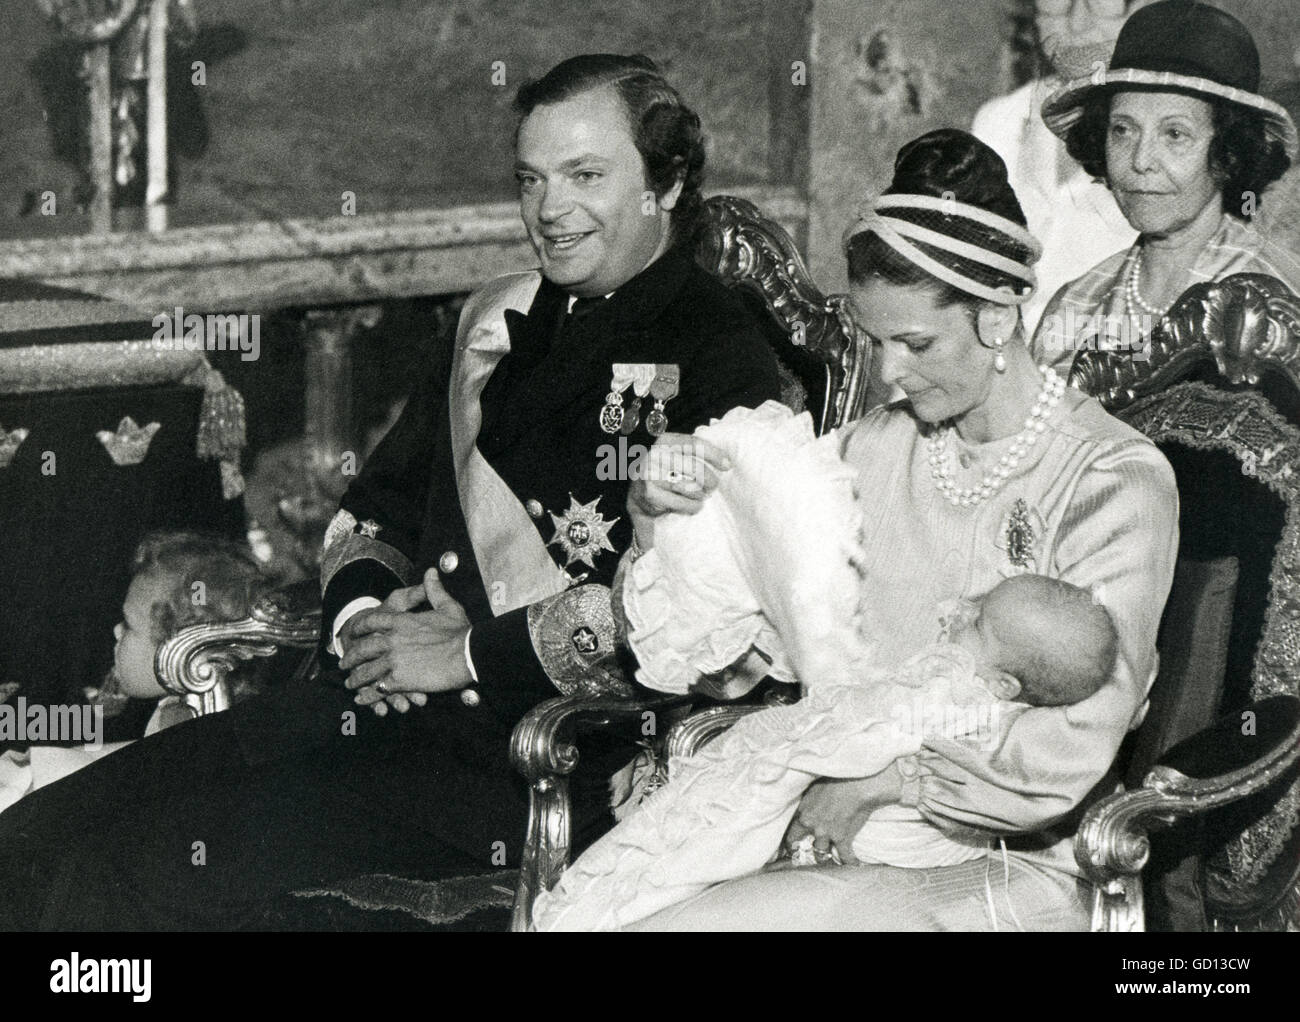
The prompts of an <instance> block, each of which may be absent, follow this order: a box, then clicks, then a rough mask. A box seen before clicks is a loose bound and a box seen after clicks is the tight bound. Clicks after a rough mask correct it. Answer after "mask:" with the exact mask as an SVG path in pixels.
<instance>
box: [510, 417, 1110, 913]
mask: <svg viewBox="0 0 1300 1022" xmlns="http://www.w3.org/2000/svg"><path fill="white" fill-rule="evenodd" d="M736 420H741V421H743V424H744V429H743V432H741V431H733V430H731V429H729V428H728V426H729V425H730V424H731V423H732V422H735V421H736ZM798 421H799V420H794V419H791V417H790V413H789V412H786V411H784V409H780V408H779V407H778V406H774V405H769V406H764V407H763V408H762V409H759V410H758V411H756V412H750V411H749V410H747V409H738V410H737V411H736V412H734V413H731V414H729V415H728V416H727V418H726V419H724V420H722V421H720V422H715V423H714V424H712V425H711V426H709V427H705V428H704V429H702V430H701V431H700V434H701V435H702V436H705V437H706V439H709V440H710V441H712V442H714V443H716V444H718V446H720V447H721V448H722V449H723V450H725V451H726V452H727V454H728V456H729V457H730V458H731V460H732V463H733V467H732V469H731V470H730V471H728V472H726V473H724V474H723V476H722V480H723V481H722V483H720V485H719V491H718V494H717V495H715V497H711V498H710V499H709V500H708V501H706V502H705V505H704V508H703V509H702V510H701V511H700V513H699V514H697V515H695V516H676V515H674V516H666V518H664V519H660V520H659V521H658V522H657V523H656V529H655V546H654V548H653V549H652V550H651V551H649V552H648V553H647V554H646V555H645V556H644V557H642V558H641V560H640V561H638V562H637V563H636V564H634V565H633V566H632V568H633V571H632V573H631V575H632V577H631V578H630V579H629V582H628V585H627V589H626V592H625V606H626V610H627V612H628V621H629V628H630V634H629V638H630V641H631V643H632V645H633V647H634V648H635V649H636V651H637V653H638V658H639V661H640V664H641V671H640V673H639V675H638V677H639V678H640V680H641V681H642V682H643V683H647V684H651V685H653V686H654V687H659V688H664V689H666V690H668V691H686V690H687V688H688V687H689V684H690V681H689V680H688V679H695V678H698V676H699V674H701V673H708V672H710V671H717V670H721V669H722V668H723V667H724V666H725V665H726V664H728V663H731V662H734V661H735V660H736V659H738V657H739V656H741V655H743V654H744V653H745V652H746V651H747V650H749V649H750V648H751V646H752V645H757V646H758V647H759V648H762V649H763V651H764V653H765V654H768V655H770V656H771V657H772V659H773V666H774V668H775V671H774V672H773V673H776V674H777V675H778V676H782V675H784V676H786V677H791V676H793V677H797V678H799V679H800V680H801V681H802V682H803V683H804V689H805V695H804V697H803V699H802V700H800V702H798V703H796V704H794V705H792V706H783V707H773V708H767V709H763V710H760V711H758V712H756V713H753V714H751V715H749V716H747V717H745V718H743V719H742V720H741V721H740V722H738V723H737V724H736V725H735V726H734V727H732V728H731V729H730V730H729V731H727V732H726V733H725V734H723V735H722V736H721V737H719V738H718V739H716V740H715V741H713V742H712V743H710V744H709V745H708V746H706V747H705V748H704V749H702V750H701V751H700V752H699V753H697V754H696V755H695V756H692V757H689V758H687V759H683V760H678V761H676V762H674V763H672V764H670V777H671V780H670V782H669V784H668V785H667V786H665V787H663V788H661V789H660V790H658V791H656V792H655V793H654V794H652V795H651V796H650V797H649V798H647V799H646V800H645V801H644V802H643V803H642V804H641V806H639V807H638V809H637V810H636V811H635V812H634V813H632V814H631V815H630V816H629V817H627V818H626V819H624V820H623V822H621V823H620V824H619V825H618V826H617V827H615V828H614V829H613V830H612V831H610V832H609V833H608V834H607V835H605V836H604V837H603V838H602V839H601V840H600V841H598V842H597V843H596V844H594V845H593V846H592V847H591V848H589V849H588V850H587V851H586V852H585V853H584V854H583V855H582V857H581V858H580V859H579V860H578V861H577V862H576V863H575V864H574V865H573V866H572V867H571V868H570V869H569V870H568V871H567V872H566V873H565V874H564V876H563V877H561V879H560V882H559V883H558V884H557V885H556V887H555V889H554V890H553V891H550V892H546V893H544V894H542V895H540V896H539V897H538V899H537V902H536V905H535V907H534V925H535V926H536V928H537V929H540V930H548V929H563V930H590V929H616V928H619V927H622V926H627V925H630V924H631V923H634V922H636V921H638V920H640V919H643V918H645V917H647V916H649V915H651V914H653V913H654V912H657V911H659V910H661V909H663V908H666V907H668V906H669V905H672V904H675V903H677V902H679V901H682V900H684V899H686V898H688V897H690V896H692V895H694V894H696V893H698V892H700V891H702V890H704V889H705V888H707V887H709V886H710V885H712V884H715V883H719V882H721V881H723V880H728V879H733V878H735V877H739V876H743V875H745V874H747V873H751V872H753V871H755V870H757V869H761V868H762V867H763V866H764V865H765V864H767V863H768V862H769V861H771V860H772V859H773V858H774V856H775V855H776V854H777V852H778V851H779V849H780V845H781V840H782V837H783V836H784V834H785V831H786V829H787V827H788V826H789V823H790V820H791V819H792V818H793V815H794V812H795V810H796V809H797V807H798V804H799V801H800V798H801V796H802V794H803V792H804V791H805V790H806V789H807V788H808V786H809V785H810V784H812V783H813V781H815V780H817V779H818V778H819V777H866V776H870V775H872V774H875V773H878V772H879V771H881V770H883V769H885V768H886V767H888V766H889V765H890V764H891V763H892V762H893V761H894V760H896V759H899V758H901V757H905V756H909V755H911V754H914V753H916V752H917V751H919V749H920V748H921V744H922V742H923V740H924V739H925V738H927V737H932V736H942V737H947V738H956V739H963V740H968V741H988V740H994V739H995V738H996V736H997V734H998V733H999V726H998V725H999V721H998V716H999V715H1000V714H1006V713H1016V712H1019V709H1018V708H1023V707H1024V706H1026V705H1063V704H1067V703H1073V702H1077V701H1079V700H1081V699H1084V698H1086V697H1087V696H1089V695H1091V694H1092V693H1093V692H1094V691H1096V690H1097V689H1098V688H1099V687H1100V686H1101V685H1102V684H1104V683H1105V681H1106V680H1107V679H1108V678H1109V676H1110V672H1111V669H1112V666H1113V663H1114V658H1115V644H1116V638H1115V630H1114V626H1113V623H1112V622H1111V620H1110V617H1109V615H1108V614H1107V613H1106V611H1105V609H1104V608H1103V607H1101V606H1100V605H1098V604H1097V603H1095V602H1094V601H1093V600H1092V599H1091V597H1090V596H1089V594H1087V593H1086V592H1084V591H1083V590H1081V589H1078V588H1077V587H1075V586H1071V585H1069V584H1067V583H1064V582H1060V581H1056V580H1052V579H1048V578H1044V577H1042V576H1037V575H1019V576H1014V577H1012V578H1009V579H1006V580H1004V581H1003V582H1002V583H1000V584H999V585H998V586H996V587H995V588H994V589H993V590H992V591H991V592H990V593H988V594H987V595H986V596H985V597H984V598H983V599H981V600H979V601H977V602H968V601H962V603H961V604H959V605H958V609H956V610H955V611H953V612H951V613H949V614H948V615H947V616H946V617H945V618H944V619H943V620H942V622H941V625H942V629H941V633H940V641H939V642H937V643H935V644H934V645H932V646H930V647H927V648H926V649H924V650H922V651H921V652H919V653H918V654H916V655H914V656H912V657H910V658H908V659H907V660H906V661H905V662H904V663H903V664H901V665H898V666H896V667H895V668H893V669H886V668H883V667H882V666H880V665H876V664H873V663H872V662H871V644H870V643H869V642H867V641H866V639H865V637H862V636H859V635H858V634H857V632H856V629H855V627H854V620H855V617H856V596H855V597H854V598H853V599H846V598H845V597H844V594H846V593H854V594H856V592H857V588H856V587H855V586H853V585H852V580H853V579H854V578H855V573H854V572H853V569H852V567H851V564H850V560H851V555H852V552H853V549H854V546H855V543H854V530H855V529H856V528H857V524H858V521H859V519H858V518H857V515H858V514H859V512H858V511H857V509H856V503H855V502H854V501H853V496H852V492H851V487H850V488H846V486H845V483H846V477H845V475H844V474H843V472H842V471H841V470H840V468H842V466H840V467H837V466H838V465H839V462H838V458H836V457H834V453H833V449H832V448H830V447H828V446H827V445H826V443H825V441H823V440H813V439H812V435H811V424H810V423H808V424H807V429H806V430H805V429H803V428H802V425H800V426H798V427H795V426H794V423H798ZM828 453H830V454H831V458H830V459H828V458H827V454H828ZM832 459H833V463H832ZM772 464H777V465H779V466H780V476H781V480H780V482H779V483H776V481H775V480H774V479H772V478H767V479H764V478H763V477H762V473H763V471H766V470H765V469H764V468H763V466H769V465H772ZM774 485H775V486H776V490H775V491H774V490H773V489H771V487H772V486H774ZM765 486H766V487H768V488H767V489H766V490H765V489H764V487H765ZM792 486H793V487H797V493H798V494H799V495H800V496H798V497H797V498H796V499H794V500H793V501H792V500H790V499H784V498H783V497H782V494H784V495H786V496H787V497H788V495H789V494H791V493H792V492H796V491H793V490H792V489H791V487H792ZM756 508H757V513H755V509H756ZM742 521H743V523H744V525H743V527H740V523H741V522H742ZM665 525H667V526H668V527H667V528H665ZM810 536H811V537H814V538H815V540H816V542H814V543H811V544H810V543H807V542H806V538H807V537H810ZM800 537H803V538H800ZM792 543H793V544H796V545H800V546H802V547H803V549H802V550H800V551H798V552H797V553H796V552H795V551H792V550H789V549H788V548H789V547H790V545H791V544H792ZM783 548H785V549H783ZM787 553H788V554H790V555H791V556H789V557H783V556H782V554H787ZM647 562H648V563H647ZM770 564H785V565H788V566H790V567H789V569H788V570H787V572H785V580H786V583H787V584H785V585H781V584H780V576H778V574H777V573H776V572H773V571H771V570H770V569H768V568H766V565H770ZM735 565H739V569H738V570H737V569H736V568H735ZM692 569H693V570H692ZM701 576H704V579H703V580H702V581H700V579H701ZM688 580H689V581H688ZM814 586H815V588H817V589H818V590H819V593H818V595H817V597H816V598H814V599H811V600H810V599H809V597H810V596H812V590H813V587H814ZM800 590H803V591H802V592H800ZM792 593H793V594H794V595H793V597H792V595H791V594H792ZM836 594H838V595H836ZM755 608H757V609H755ZM647 640H648V641H647ZM1015 699H1018V700H1019V702H1015V703H1013V702H1011V700H1015ZM936 839H937V840H936ZM853 852H854V855H855V856H856V857H857V858H858V859H859V860H861V861H864V862H879V863H884V864H887V865H897V866H932V865H948V864H951V863H953V862H958V861H963V860H964V859H968V858H972V857H974V856H976V855H980V854H983V846H981V845H975V844H967V845H963V844H962V843H961V842H957V841H953V840H951V839H949V838H947V837H945V836H943V835H941V834H939V833H938V832H937V831H936V830H935V829H934V828H933V827H930V826H929V825H927V824H925V823H924V822H923V821H922V818H921V817H920V815H919V813H917V811H916V810H914V809H906V808H902V807H888V808H887V809H885V810H881V811H878V812H877V813H875V814H873V816H872V818H871V819H869V820H868V821H867V823H866V825H865V826H864V827H863V828H862V830H861V831H860V832H859V834H858V835H857V837H856V838H855V840H854V842H853Z"/></svg>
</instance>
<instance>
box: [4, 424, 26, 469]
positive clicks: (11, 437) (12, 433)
mask: <svg viewBox="0 0 1300 1022" xmlns="http://www.w3.org/2000/svg"><path fill="white" fill-rule="evenodd" d="M30 432H31V430H27V429H15V430H9V431H6V430H5V428H4V427H3V426H0V468H8V467H9V463H10V462H11V461H13V460H14V455H15V454H17V453H18V448H20V447H21V446H22V445H23V441H24V440H26V439H27V434H28V433H30Z"/></svg>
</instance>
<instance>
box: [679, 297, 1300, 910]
mask: <svg viewBox="0 0 1300 1022" xmlns="http://www.w3.org/2000/svg"><path fill="white" fill-rule="evenodd" d="M1149 355H1150V358H1149V360H1147V361H1142V360H1136V359H1133V358H1132V357H1130V356H1129V355H1128V354H1122V355H1121V354H1116V353H1114V352H1107V351H1089V352H1085V353H1082V354H1081V355H1080V356H1079V357H1078V358H1077V359H1076V362H1075V367H1074V370H1073V372H1072V374H1071V382H1072V383H1074V384H1075V385H1077V386H1079V387H1080V388H1081V389H1083V390H1085V391H1087V392H1089V393H1092V394H1094V395H1095V396H1097V397H1098V398H1099V399H1100V400H1101V401H1102V403H1103V404H1105V405H1106V406H1107V407H1108V408H1109V409H1110V410H1111V411H1112V412H1114V413H1115V414H1116V415H1118V416H1119V417H1120V418H1122V419H1124V420H1125V421H1127V422H1129V423H1130V424H1131V425H1133V426H1134V427H1136V428H1137V429H1139V430H1141V431H1142V432H1143V433H1145V434H1146V435H1147V436H1149V437H1150V438H1151V439H1152V440H1153V441H1155V442H1156V443H1157V444H1158V445H1160V446H1161V448H1162V449H1163V450H1164V451H1165V453H1166V454H1167V455H1168V456H1169V458H1170V461H1171V462H1172V464H1173V465H1174V467H1175V472H1176V474H1177V477H1178V487H1179V494H1180V500H1181V502H1182V505H1183V507H1182V540H1181V543H1180V549H1179V562H1178V568H1177V570H1176V573H1175V578H1174V585H1173V589H1172V592H1171V594H1170V598H1169V602H1168V604H1167V605H1166V611H1165V617H1164V622H1163V625H1162V628H1161V633H1160V638H1159V647H1160V653H1161V671H1160V675H1159V677H1158V678H1157V680H1156V682H1155V685H1154V686H1153V688H1152V692H1151V700H1150V710H1149V712H1148V714H1147V717H1146V718H1145V720H1144V722H1143V724H1142V726H1141V727H1140V728H1139V729H1138V731H1137V732H1135V733H1134V734H1133V735H1131V736H1130V737H1129V740H1128V741H1127V742H1126V743H1125V747H1124V748H1123V749H1121V753H1120V762H1119V763H1117V765H1116V767H1117V769H1116V773H1115V777H1116V779H1118V778H1120V777H1123V778H1124V779H1125V780H1126V784H1127V787H1128V790H1127V791H1124V792H1121V793H1119V794H1114V795H1110V796H1108V797H1105V798H1102V799H1101V800H1100V801H1097V802H1096V803H1094V804H1093V805H1091V806H1090V807H1089V808H1088V809H1087V811H1086V812H1085V813H1083V814H1082V821H1081V824H1080V826H1079V829H1078V832H1077V837H1076V841H1075V857H1076V859H1077V861H1078V862H1079V864H1080V866H1081V868H1082V869H1083V870H1084V871H1085V873H1086V875H1087V876H1088V877H1089V878H1090V879H1091V880H1092V881H1093V883H1094V892H1095V893H1094V904H1093V920H1092V928H1093V929H1094V930H1107V931H1109V930H1141V929H1144V928H1146V926H1147V925H1148V917H1155V918H1154V919H1153V920H1152V921H1154V922H1156V923H1158V924H1160V925H1162V926H1163V927H1165V928H1180V929H1190V928H1212V929H1286V928H1291V929H1300V777H1298V776H1297V773H1298V770H1297V764H1298V763H1300V699H1297V696H1300V300H1297V298H1296V296H1295V295H1293V294H1292V293H1291V292H1290V291H1289V290H1288V289H1287V288H1286V287H1285V286H1283V285H1282V284H1280V283H1279V282H1278V281H1276V280H1274V279H1272V278H1269V277H1261V276H1256V275H1246V274H1243V275H1239V276H1236V277H1231V278H1228V279H1226V280H1224V281H1222V282H1220V283H1217V284H1211V285H1201V286H1197V287H1195V288H1193V289H1191V290H1190V291H1188V292H1187V294H1185V295H1184V296H1183V298H1182V299H1181V300H1180V301H1179V302H1178V304H1177V305H1176V306H1175V308H1174V309H1173V310H1171V312H1170V314H1169V316H1168V317H1167V318H1166V320H1165V321H1164V323H1163V324H1162V327H1161V329H1160V330H1159V331H1157V335H1156V338H1155V339H1154V341H1153V343H1152V345H1151V348H1150V351H1149ZM754 709H755V707H745V706H718V707H713V708H711V709H708V710H705V711H703V712H701V713H697V714H695V715H693V716H691V717H688V718H687V719H686V720H684V721H682V722H680V723H678V724H677V725H675V726H674V727H673V728H672V730H671V731H670V732H669V734H668V736H667V739H666V743H665V744H666V756H667V759H669V760H671V759H673V758H674V757H676V756H685V755H690V754H691V753H692V752H694V751H695V750H697V749H699V748H700V747H702V746H703V745H704V744H705V743H706V742H708V741H710V740H712V739H713V738H714V737H716V736H717V735H718V734H720V733H721V732H723V731H724V730H726V729H727V728H728V727H730V726H731V725H732V724H733V723H735V721H736V720H738V719H739V718H740V717H741V716H743V715H745V714H746V713H751V712H753V711H754ZM1216 718H1217V722H1216Z"/></svg>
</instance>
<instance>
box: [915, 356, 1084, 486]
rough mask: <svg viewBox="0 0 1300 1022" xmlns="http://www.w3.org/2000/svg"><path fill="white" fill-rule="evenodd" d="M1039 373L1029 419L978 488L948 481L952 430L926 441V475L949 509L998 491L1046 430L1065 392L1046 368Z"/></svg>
mask: <svg viewBox="0 0 1300 1022" xmlns="http://www.w3.org/2000/svg"><path fill="white" fill-rule="evenodd" d="M1041 371H1042V374H1043V389H1042V390H1040V391H1039V392H1038V399H1037V400H1036V401H1034V407H1033V410H1032V411H1031V412H1030V413H1029V418H1027V419H1025V428H1024V429H1022V430H1021V431H1020V432H1019V434H1017V436H1016V439H1015V441H1014V442H1013V443H1012V444H1011V448H1010V449H1009V450H1008V451H1007V453H1006V454H1004V455H1002V457H1001V458H999V459H998V463H997V465H996V466H995V467H994V469H993V471H992V472H989V473H988V474H987V475H986V476H985V477H984V478H983V479H982V480H980V484H979V485H978V486H976V487H973V488H971V489H961V488H960V487H958V486H957V484H956V483H955V482H953V480H952V474H953V473H952V468H951V467H950V466H949V464H948V437H949V435H950V434H951V433H952V427H948V428H947V429H942V430H936V431H935V433H934V434H932V435H931V436H930V438H929V439H928V440H927V441H926V446H927V447H929V449H930V476H931V478H932V479H934V485H935V486H937V487H938V489H939V492H940V493H942V494H943V495H944V496H945V497H946V498H947V499H948V503H949V504H951V505H952V506H953V507H976V506H978V505H980V504H982V503H984V501H986V500H988V499H989V498H990V497H992V496H993V495H994V494H995V493H997V492H998V491H999V490H1000V489H1002V487H1003V486H1005V485H1006V482H1007V480H1008V479H1010V478H1011V476H1012V474H1013V473H1014V472H1015V470H1016V469H1017V468H1019V467H1020V461H1021V459H1022V458H1024V456H1025V455H1026V454H1028V453H1029V449H1030V448H1031V447H1033V446H1034V444H1036V443H1038V438H1039V437H1040V436H1042V435H1043V433H1044V432H1045V431H1046V430H1047V420H1048V419H1049V418H1051V415H1052V411H1053V410H1054V409H1055V408H1056V406H1057V405H1058V404H1060V403H1061V396H1062V395H1063V394H1064V393H1065V381H1064V380H1063V379H1061V378H1060V377H1059V376H1057V375H1056V373H1054V372H1052V370H1051V369H1050V368H1048V367H1047V366H1042V367H1041Z"/></svg>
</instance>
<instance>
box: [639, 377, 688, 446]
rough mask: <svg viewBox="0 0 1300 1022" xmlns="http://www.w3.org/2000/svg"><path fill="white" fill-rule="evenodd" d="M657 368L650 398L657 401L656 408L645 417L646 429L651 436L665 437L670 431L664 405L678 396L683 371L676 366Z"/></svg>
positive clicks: (651, 385)
mask: <svg viewBox="0 0 1300 1022" xmlns="http://www.w3.org/2000/svg"><path fill="white" fill-rule="evenodd" d="M655 368H656V370H657V371H656V373H655V378H654V381H653V382H652V383H651V384H650V396H651V397H652V398H654V399H655V406H654V408H652V409H651V410H650V414H649V415H647V416H646V417H645V428H646V430H647V431H649V433H650V435H651V436H663V435H664V433H666V432H667V431H668V416H667V415H665V414H664V404H665V403H666V402H668V401H671V400H672V399H673V398H675V397H676V396H677V391H678V386H679V383H680V381H681V371H680V369H678V367H677V366H676V365H660V366H656V367H655Z"/></svg>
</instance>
